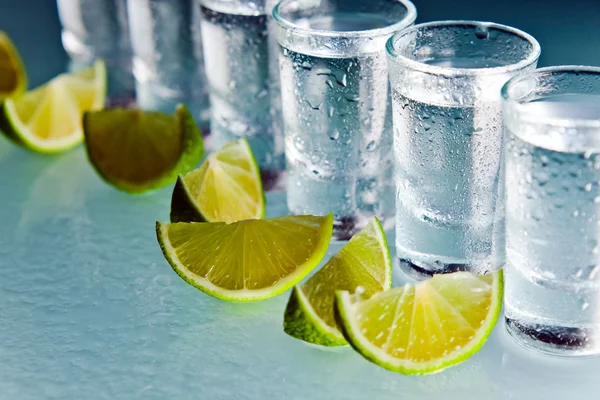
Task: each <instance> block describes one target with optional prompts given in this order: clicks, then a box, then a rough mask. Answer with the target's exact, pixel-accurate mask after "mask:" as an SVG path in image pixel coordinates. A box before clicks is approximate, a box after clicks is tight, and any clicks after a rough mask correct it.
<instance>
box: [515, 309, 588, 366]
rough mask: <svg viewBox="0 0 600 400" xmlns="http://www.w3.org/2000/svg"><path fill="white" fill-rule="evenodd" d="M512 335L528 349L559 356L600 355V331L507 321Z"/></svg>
mask: <svg viewBox="0 0 600 400" xmlns="http://www.w3.org/2000/svg"><path fill="white" fill-rule="evenodd" d="M505 321H506V330H507V332H508V334H509V336H510V337H511V338H512V339H513V340H514V341H515V342H516V343H517V344H519V345H521V346H523V347H524V348H526V349H529V350H534V351H537V352H540V353H543V354H547V355H551V356H558V357H587V356H594V355H599V354H600V341H599V340H598V339H599V338H600V329H587V328H573V327H565V326H553V325H544V324H530V323H525V322H522V321H518V320H515V319H511V318H505Z"/></svg>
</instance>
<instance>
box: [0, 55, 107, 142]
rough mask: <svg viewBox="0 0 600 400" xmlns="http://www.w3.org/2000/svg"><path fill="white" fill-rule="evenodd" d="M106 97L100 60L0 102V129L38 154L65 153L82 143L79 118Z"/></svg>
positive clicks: (102, 65)
mask: <svg viewBox="0 0 600 400" xmlns="http://www.w3.org/2000/svg"><path fill="white" fill-rule="evenodd" d="M105 97H106V70H105V67H104V63H103V62H102V61H97V62H96V63H95V64H94V66H92V67H90V68H89V69H86V70H83V71H80V72H77V73H73V74H62V75H59V76H57V77H56V78H54V79H52V80H51V81H50V82H48V83H46V84H45V85H43V86H40V87H39V88H37V89H34V90H32V91H30V92H27V93H25V94H24V95H23V96H20V97H18V98H10V99H7V100H6V101H5V102H4V105H3V107H2V113H1V115H0V127H1V128H2V130H3V131H4V133H5V134H6V135H7V136H8V137H9V138H10V139H12V140H14V141H15V142H16V143H18V144H20V145H22V146H24V147H26V148H28V149H30V150H33V151H36V152H40V153H56V152H60V151H65V150H68V149H70V148H72V147H74V146H76V145H78V144H79V143H81V141H82V140H83V129H82V125H81V117H82V115H83V113H84V112H86V111H90V110H100V109H102V108H103V107H104V101H105Z"/></svg>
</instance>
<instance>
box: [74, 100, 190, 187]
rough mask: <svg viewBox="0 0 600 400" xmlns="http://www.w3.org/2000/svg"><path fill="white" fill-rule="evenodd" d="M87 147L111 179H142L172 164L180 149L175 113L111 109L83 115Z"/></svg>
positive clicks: (149, 178)
mask: <svg viewBox="0 0 600 400" xmlns="http://www.w3.org/2000/svg"><path fill="white" fill-rule="evenodd" d="M86 130H88V131H91V134H87V135H86V140H87V147H88V151H89V152H90V156H91V158H92V159H93V160H94V163H95V164H96V165H97V166H98V168H99V169H100V170H102V171H106V172H107V174H109V175H110V176H111V177H112V179H114V180H117V181H126V182H132V183H144V182H147V181H150V180H152V179H157V178H159V177H160V176H162V175H163V174H164V172H165V171H169V170H171V169H173V168H174V166H175V165H176V164H177V161H178V160H179V157H180V155H181V153H182V151H183V147H184V143H183V131H182V129H180V124H179V120H178V118H177V115H167V114H163V113H159V112H150V111H141V110H134V109H127V110H124V109H112V110H105V111H102V112H100V113H90V114H88V115H86Z"/></svg>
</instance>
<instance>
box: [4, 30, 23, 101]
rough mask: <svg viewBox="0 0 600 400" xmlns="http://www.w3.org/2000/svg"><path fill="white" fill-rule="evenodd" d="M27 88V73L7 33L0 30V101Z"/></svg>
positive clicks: (14, 95)
mask: <svg viewBox="0 0 600 400" xmlns="http://www.w3.org/2000/svg"><path fill="white" fill-rule="evenodd" d="M25 90H27V73H26V72H25V67H24V66H23V62H22V61H21V56H19V52H18V51H17V49H16V47H15V45H14V44H13V42H12V41H11V40H10V38H9V37H8V35H7V34H6V33H4V32H2V31H0V102H2V101H4V99H6V98H8V97H16V96H19V95H20V94H22V93H23V92H25Z"/></svg>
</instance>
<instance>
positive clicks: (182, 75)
mask: <svg viewBox="0 0 600 400" xmlns="http://www.w3.org/2000/svg"><path fill="white" fill-rule="evenodd" d="M128 11H129V25H130V31H131V41H132V45H133V53H134V58H133V71H134V75H135V78H136V94H137V102H138V105H139V106H140V107H142V108H145V109H151V110H158V111H164V112H172V111H173V110H174V109H175V107H176V106H177V104H179V103H184V104H186V105H187V107H188V108H189V110H190V113H191V114H192V115H193V116H194V119H195V120H196V123H197V124H198V126H199V127H200V128H201V129H202V132H203V133H204V134H205V135H206V134H207V133H208V131H209V120H210V102H209V99H208V89H207V85H206V74H205V73H204V58H203V51H202V37H201V31H200V3H199V2H198V1H197V0H128Z"/></svg>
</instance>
